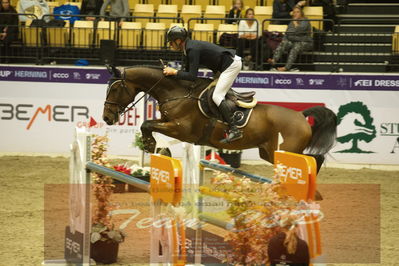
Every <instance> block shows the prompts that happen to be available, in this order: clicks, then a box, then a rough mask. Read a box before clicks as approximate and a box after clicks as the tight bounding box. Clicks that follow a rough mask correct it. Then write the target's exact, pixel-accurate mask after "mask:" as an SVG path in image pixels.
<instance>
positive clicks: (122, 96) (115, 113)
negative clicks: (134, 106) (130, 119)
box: [103, 65, 138, 125]
mask: <svg viewBox="0 0 399 266" xmlns="http://www.w3.org/2000/svg"><path fill="white" fill-rule="evenodd" d="M107 68H108V71H109V72H110V73H111V75H112V77H111V78H110V79H109V81H108V88H107V96H106V99H105V102H104V111H103V120H104V122H105V123H107V125H113V124H115V123H116V122H118V120H119V116H120V115H121V114H123V113H124V112H125V110H126V107H127V106H128V105H129V103H131V102H133V100H134V98H135V97H136V95H137V93H138V92H137V91H136V89H132V88H129V87H128V84H127V82H126V81H125V78H124V76H123V75H122V73H121V71H120V70H119V69H117V68H116V67H114V66H108V65H107Z"/></svg>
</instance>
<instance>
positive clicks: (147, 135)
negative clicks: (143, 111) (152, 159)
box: [141, 119, 178, 153]
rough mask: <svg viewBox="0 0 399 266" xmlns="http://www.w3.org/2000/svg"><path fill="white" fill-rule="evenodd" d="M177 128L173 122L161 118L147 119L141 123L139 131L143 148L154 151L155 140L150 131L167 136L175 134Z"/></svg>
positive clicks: (174, 135)
mask: <svg viewBox="0 0 399 266" xmlns="http://www.w3.org/2000/svg"><path fill="white" fill-rule="evenodd" d="M177 128H178V125H176V123H175V122H165V121H162V120H159V119H158V120H147V121H145V122H144V123H143V124H142V125H141V133H142V138H143V144H144V150H145V151H146V152H149V153H154V152H155V147H156V145H157V142H156V140H155V138H154V137H153V136H152V132H154V131H155V132H159V133H161V134H164V135H167V136H169V137H172V138H175V137H176V136H177Z"/></svg>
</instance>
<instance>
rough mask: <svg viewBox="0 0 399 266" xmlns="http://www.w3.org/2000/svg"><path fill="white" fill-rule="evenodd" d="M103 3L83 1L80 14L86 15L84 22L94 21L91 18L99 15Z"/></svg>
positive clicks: (99, 1) (92, 0) (98, 0)
mask: <svg viewBox="0 0 399 266" xmlns="http://www.w3.org/2000/svg"><path fill="white" fill-rule="evenodd" d="M103 3H104V1H103V0H83V2H82V7H81V9H80V14H81V15H87V17H86V20H95V19H96V18H95V17H92V16H98V15H100V10H101V7H102V6H103Z"/></svg>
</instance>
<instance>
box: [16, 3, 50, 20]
mask: <svg viewBox="0 0 399 266" xmlns="http://www.w3.org/2000/svg"><path fill="white" fill-rule="evenodd" d="M17 10H18V13H27V14H34V15H36V17H37V18H38V19H42V17H43V16H44V15H50V8H49V6H48V4H47V2H46V1H45V0H20V1H19V4H18V7H17ZM19 19H20V20H21V21H22V22H26V20H28V19H34V18H32V17H29V16H20V18H19ZM45 21H46V22H49V21H50V17H48V16H46V17H45Z"/></svg>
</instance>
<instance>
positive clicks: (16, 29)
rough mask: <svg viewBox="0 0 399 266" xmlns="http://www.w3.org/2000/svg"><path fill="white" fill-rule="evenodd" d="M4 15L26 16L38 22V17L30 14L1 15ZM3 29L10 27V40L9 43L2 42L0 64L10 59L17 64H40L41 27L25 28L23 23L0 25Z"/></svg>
mask: <svg viewBox="0 0 399 266" xmlns="http://www.w3.org/2000/svg"><path fill="white" fill-rule="evenodd" d="M2 15H13V16H18V17H19V16H24V17H28V18H31V19H32V20H37V19H38V18H37V16H36V15H34V14H30V13H18V14H10V13H4V14H3V13H0V16H2ZM0 27H1V28H3V27H8V28H9V30H8V33H9V34H10V33H11V35H10V36H8V37H9V39H8V40H7V42H5V41H3V42H0V62H5V63H7V62H8V60H9V59H10V58H13V60H14V61H15V62H20V63H24V62H26V61H33V62H34V63H39V58H40V51H39V49H38V41H39V38H40V30H41V29H40V27H25V25H23V23H21V24H20V25H0Z"/></svg>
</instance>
